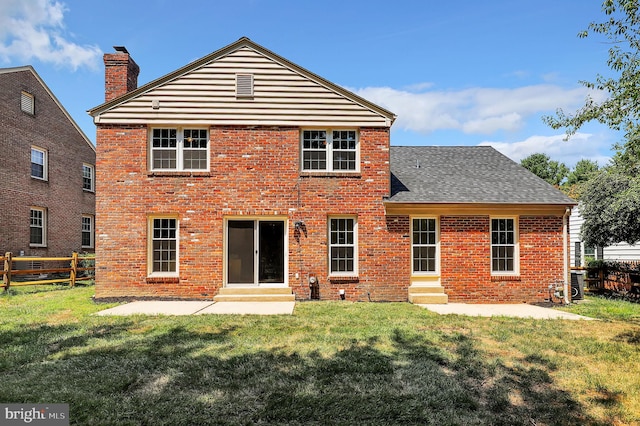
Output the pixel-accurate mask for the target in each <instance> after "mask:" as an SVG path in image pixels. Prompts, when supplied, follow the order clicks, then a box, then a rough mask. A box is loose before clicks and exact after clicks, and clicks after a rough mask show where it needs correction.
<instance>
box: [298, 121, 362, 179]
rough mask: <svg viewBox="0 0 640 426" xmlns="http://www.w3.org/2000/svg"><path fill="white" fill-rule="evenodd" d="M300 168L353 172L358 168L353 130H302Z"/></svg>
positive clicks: (355, 133)
mask: <svg viewBox="0 0 640 426" xmlns="http://www.w3.org/2000/svg"><path fill="white" fill-rule="evenodd" d="M301 146H302V149H301V151H302V170H304V171H314V170H318V171H329V172H354V171H357V170H358V168H359V167H358V133H357V132H356V131H355V130H330V129H327V130H303V131H302V145H301Z"/></svg>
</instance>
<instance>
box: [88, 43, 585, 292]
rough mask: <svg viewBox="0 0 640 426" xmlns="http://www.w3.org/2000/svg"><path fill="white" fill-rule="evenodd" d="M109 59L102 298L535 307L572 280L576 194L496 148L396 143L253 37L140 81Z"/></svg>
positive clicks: (341, 93) (379, 122)
mask: <svg viewBox="0 0 640 426" xmlns="http://www.w3.org/2000/svg"><path fill="white" fill-rule="evenodd" d="M104 62H105V67H106V71H105V76H106V78H105V81H106V83H105V84H106V88H105V103H104V104H102V105H99V106H97V107H95V108H93V109H91V110H90V111H89V114H90V115H91V116H93V118H94V122H95V124H96V126H97V152H98V156H97V158H98V159H97V170H98V173H97V182H98V185H99V187H100V192H99V194H98V197H97V221H96V222H97V245H96V250H97V251H96V253H97V265H96V267H97V268H96V298H97V299H109V298H175V299H212V298H214V299H215V300H243V298H244V297H246V294H247V293H262V294H264V295H267V294H271V296H270V297H280V298H282V297H284V298H289V299H293V298H296V299H298V300H305V299H323V300H331V299H340V298H344V299H347V300H362V301H366V300H372V301H406V300H410V301H413V302H440V303H446V302H447V301H467V302H475V303H487V302H538V301H542V300H544V299H545V298H546V297H548V293H547V286H548V284H549V282H551V281H554V280H557V279H562V278H563V277H566V276H567V275H568V271H567V268H568V257H567V253H568V251H567V249H568V240H567V238H568V232H567V223H568V214H569V212H570V209H571V207H572V206H573V204H574V203H573V201H571V200H570V199H569V198H567V197H565V196H564V195H563V194H562V193H560V192H559V191H557V190H556V189H555V188H553V187H551V186H549V185H548V184H546V183H545V182H544V181H542V180H541V179H539V178H537V177H535V176H534V175H533V174H531V173H529V172H528V171H526V170H525V169H524V168H522V167H520V166H519V165H517V164H515V163H514V162H512V161H511V160H509V159H507V158H506V157H504V156H502V155H501V154H499V153H498V152H497V151H495V150H494V149H492V148H489V147H396V146H393V147H391V146H390V128H391V125H392V123H393V121H394V119H395V116H394V114H393V113H391V112H389V111H387V110H385V109H384V108H381V107H379V106H377V105H374V104H372V103H371V102H369V101H367V100H365V99H362V98H361V97H359V96H357V95H355V94H353V93H351V92H349V91H347V90H345V89H343V88H341V87H339V86H336V85H335V84H333V83H331V82H329V81H327V80H325V79H323V78H322V77H319V76H317V75H315V74H313V73H312V72H310V71H308V70H305V69H303V68H301V67H300V66H298V65H295V64H293V63H291V62H290V61H288V60H286V59H284V58H282V57H280V56H279V55H277V54H275V53H273V52H271V51H269V50H267V49H265V48H264V47H262V46H260V45H258V44H256V43H254V42H252V41H251V40H249V39H247V38H241V39H240V40H238V41H237V42H235V43H232V44H230V45H229V46H226V47H224V48H222V49H220V50H218V51H216V52H213V53H211V54H210V55H208V56H205V57H203V58H201V59H199V60H197V61H195V62H192V63H190V64H188V65H186V66H184V67H182V68H180V69H178V70H176V71H174V72H172V73H170V74H168V75H166V76H164V77H161V78H159V79H157V80H154V81H152V82H150V83H148V84H145V85H143V86H141V87H137V75H138V70H139V68H138V66H137V65H136V63H135V62H134V61H133V59H132V58H131V56H130V55H129V53H128V52H127V50H126V49H125V48H123V47H117V48H116V52H115V53H111V54H106V55H105V57H104ZM274 294H278V295H279V296H274Z"/></svg>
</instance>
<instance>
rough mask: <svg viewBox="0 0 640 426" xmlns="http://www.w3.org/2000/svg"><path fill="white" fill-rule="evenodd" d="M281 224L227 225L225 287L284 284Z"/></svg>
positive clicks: (239, 222) (248, 222)
mask: <svg viewBox="0 0 640 426" xmlns="http://www.w3.org/2000/svg"><path fill="white" fill-rule="evenodd" d="M284 230H285V222H284V221H274V220H229V221H228V222H227V284H245V285H250V284H254V285H259V284H267V283H273V284H282V283H284V269H285V268H284V263H285V243H284Z"/></svg>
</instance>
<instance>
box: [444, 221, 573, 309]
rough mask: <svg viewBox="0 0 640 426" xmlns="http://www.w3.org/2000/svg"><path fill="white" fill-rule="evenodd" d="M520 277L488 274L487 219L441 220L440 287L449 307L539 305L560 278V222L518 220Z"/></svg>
mask: <svg viewBox="0 0 640 426" xmlns="http://www.w3.org/2000/svg"><path fill="white" fill-rule="evenodd" d="M518 223H519V226H518V231H519V249H520V274H519V275H517V276H514V277H501V276H492V275H491V239H490V234H489V228H490V218H489V216H455V217H446V216H445V217H442V218H441V219H440V247H441V273H442V285H443V286H444V287H445V293H447V294H448V295H449V301H450V302H463V303H507V302H509V303H518V302H542V301H544V299H545V298H547V297H548V292H547V287H548V285H549V283H551V282H553V281H555V280H558V279H561V278H562V275H563V251H562V243H563V238H562V217H561V216H521V217H520V218H519V220H518Z"/></svg>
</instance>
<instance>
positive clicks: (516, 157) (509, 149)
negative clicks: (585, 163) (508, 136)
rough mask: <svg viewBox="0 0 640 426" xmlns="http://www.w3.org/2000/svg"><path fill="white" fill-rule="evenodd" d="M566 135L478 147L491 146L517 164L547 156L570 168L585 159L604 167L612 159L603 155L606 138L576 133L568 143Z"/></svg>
mask: <svg viewBox="0 0 640 426" xmlns="http://www.w3.org/2000/svg"><path fill="white" fill-rule="evenodd" d="M565 136H566V135H564V134H560V135H553V136H531V137H529V138H527V139H525V140H523V141H520V142H489V141H487V142H482V143H480V144H478V145H489V146H492V147H494V148H495V149H497V150H498V151H500V152H501V153H502V154H504V155H506V156H507V157H509V158H510V159H512V160H513V161H516V162H520V160H522V159H523V158H525V157H528V156H529V155H531V154H536V153H542V154H547V155H548V156H549V158H551V159H552V160H555V161H559V162H561V163H565V164H566V165H567V166H569V167H573V166H574V165H575V163H576V162H577V161H578V160H581V159H583V158H586V159H589V160H593V161H597V162H598V165H600V166H604V165H606V164H607V163H608V162H609V159H610V157H607V156H604V155H602V151H606V150H607V149H608V148H609V145H610V142H608V141H607V140H606V138H602V137H600V136H599V135H593V134H590V133H576V134H575V135H573V136H572V137H571V138H570V139H569V140H568V141H565V140H564V139H565Z"/></svg>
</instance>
